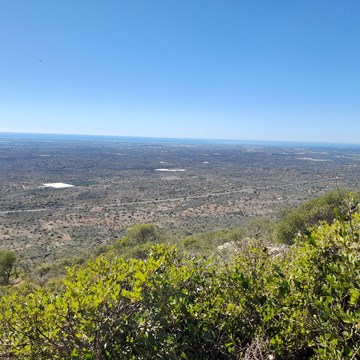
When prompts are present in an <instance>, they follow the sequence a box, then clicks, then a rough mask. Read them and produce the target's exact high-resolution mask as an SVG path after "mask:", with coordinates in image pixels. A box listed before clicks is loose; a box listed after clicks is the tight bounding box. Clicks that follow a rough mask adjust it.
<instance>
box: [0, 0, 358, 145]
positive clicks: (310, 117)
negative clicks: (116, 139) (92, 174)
mask: <svg viewBox="0 0 360 360" xmlns="http://www.w3.org/2000/svg"><path fill="white" fill-rule="evenodd" d="M359 19H360V1H359V0H346V1H343V0H337V1H335V0H276V1H273V0H261V1H260V0H248V1H242V0H223V1H220V0H217V1H215V0H106V1H101V0H22V1H20V0H0V131H2V132H9V131H10V132H41V133H75V134H103V135H124V136H158V137H190V138H218V139H219V138H220V139H244V140H251V139H252V140H287V141H316V142H319V141H320V142H352V143H359V142H360V20H359Z"/></svg>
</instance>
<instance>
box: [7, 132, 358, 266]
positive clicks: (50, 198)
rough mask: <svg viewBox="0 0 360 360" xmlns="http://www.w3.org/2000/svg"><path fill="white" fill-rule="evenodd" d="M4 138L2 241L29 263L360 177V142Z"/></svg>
mask: <svg viewBox="0 0 360 360" xmlns="http://www.w3.org/2000/svg"><path fill="white" fill-rule="evenodd" d="M0 140H1V141H0V194H1V196H0V248H6V249H12V250H16V251H17V252H18V253H19V254H21V256H22V257H23V258H25V259H27V260H29V261H40V260H43V259H48V260H51V259H55V258H59V257H64V256H67V255H69V254H71V255H73V254H82V253H83V252H86V251H91V250H92V249H95V248H96V247H98V246H101V245H109V244H112V243H113V242H114V241H115V240H116V239H118V238H120V237H121V236H122V235H123V234H124V232H125V231H126V229H127V228H129V227H130V226H131V225H133V224H136V223H154V224H156V225H158V226H159V227H161V228H163V229H164V230H165V231H166V232H167V233H168V236H169V238H174V237H182V236H185V235H189V234H195V233H199V232H204V231H208V230H216V229H223V228H232V227H237V226H240V225H241V224H243V223H244V222H245V221H247V219H249V218H252V217H256V216H267V217H272V218H276V216H278V214H279V213H280V212H281V211H282V210H284V209H286V208H288V207H293V206H295V205H297V204H299V203H300V202H302V201H304V200H307V199H310V198H313V197H315V196H318V195H320V194H322V193H324V192H326V191H327V190H330V189H335V188H342V187H346V188H350V189H351V188H359V184H360V179H359V176H358V175H359V169H360V168H359V166H360V148H359V147H356V146H350V145H348V146H346V145H343V146H331V145H326V146H325V145H323V146H316V145H309V144H308V145H306V146H304V145H301V144H275V143H274V144H271V145H269V144H259V143H254V144H248V143H247V144H241V143H231V144H230V143H220V142H213V143H211V144H208V143H206V141H200V142H198V143H197V142H196V141H194V140H192V141H188V142H186V141H183V142H182V141H160V140H159V141H157V140H156V139H153V140H152V141H146V140H144V139H137V140H136V141H134V140H132V141H130V140H129V139H124V138H123V139H121V141H119V140H118V141H110V140H113V139H101V141H99V139H97V138H86V139H85V138H80V139H73V138H71V137H70V138H62V139H59V138H52V137H51V136H50V137H47V138H46V136H45V137H44V138H40V139H39V138H38V139H31V138H26V137H23V138H21V137H17V138H10V137H6V136H5V135H4V134H3V135H2V136H0ZM127 140H128V141H127ZM180 170H181V171H180ZM49 183H65V184H70V185H74V187H68V188H51V187H44V186H43V184H49Z"/></svg>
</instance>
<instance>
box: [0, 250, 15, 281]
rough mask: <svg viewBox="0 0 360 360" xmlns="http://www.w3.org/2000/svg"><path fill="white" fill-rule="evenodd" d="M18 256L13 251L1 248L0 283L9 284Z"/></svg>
mask: <svg viewBox="0 0 360 360" xmlns="http://www.w3.org/2000/svg"><path fill="white" fill-rule="evenodd" d="M15 261H16V256H15V253H14V252H13V251H10V250H0V283H1V284H3V285H8V284H9V282H10V276H11V274H12V272H13V270H14V265H15Z"/></svg>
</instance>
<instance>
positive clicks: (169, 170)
mask: <svg viewBox="0 0 360 360" xmlns="http://www.w3.org/2000/svg"><path fill="white" fill-rule="evenodd" d="M155 171H168V172H176V171H185V169H155Z"/></svg>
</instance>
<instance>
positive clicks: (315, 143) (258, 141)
mask: <svg viewBox="0 0 360 360" xmlns="http://www.w3.org/2000/svg"><path fill="white" fill-rule="evenodd" d="M2 134H6V135H45V136H46V135H51V136H54V135H55V136H56V135H58V136H79V137H86V136H94V137H95V136H96V137H103V138H139V139H149V140H150V139H157V140H199V141H219V142H226V143H231V142H237V143H247V144H252V143H253V144H266V143H268V144H269V143H274V144H276V143H283V144H303V145H304V144H308V145H356V146H359V145H360V143H353V142H336V141H335V142H333V141H329V142H326V141H309V140H256V139H221V138H199V137H174V136H146V135H145V136H144V135H110V134H84V133H81V134H80V133H56V132H27V131H25V132H23V131H20V132H18V131H1V130H0V135H2Z"/></svg>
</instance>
